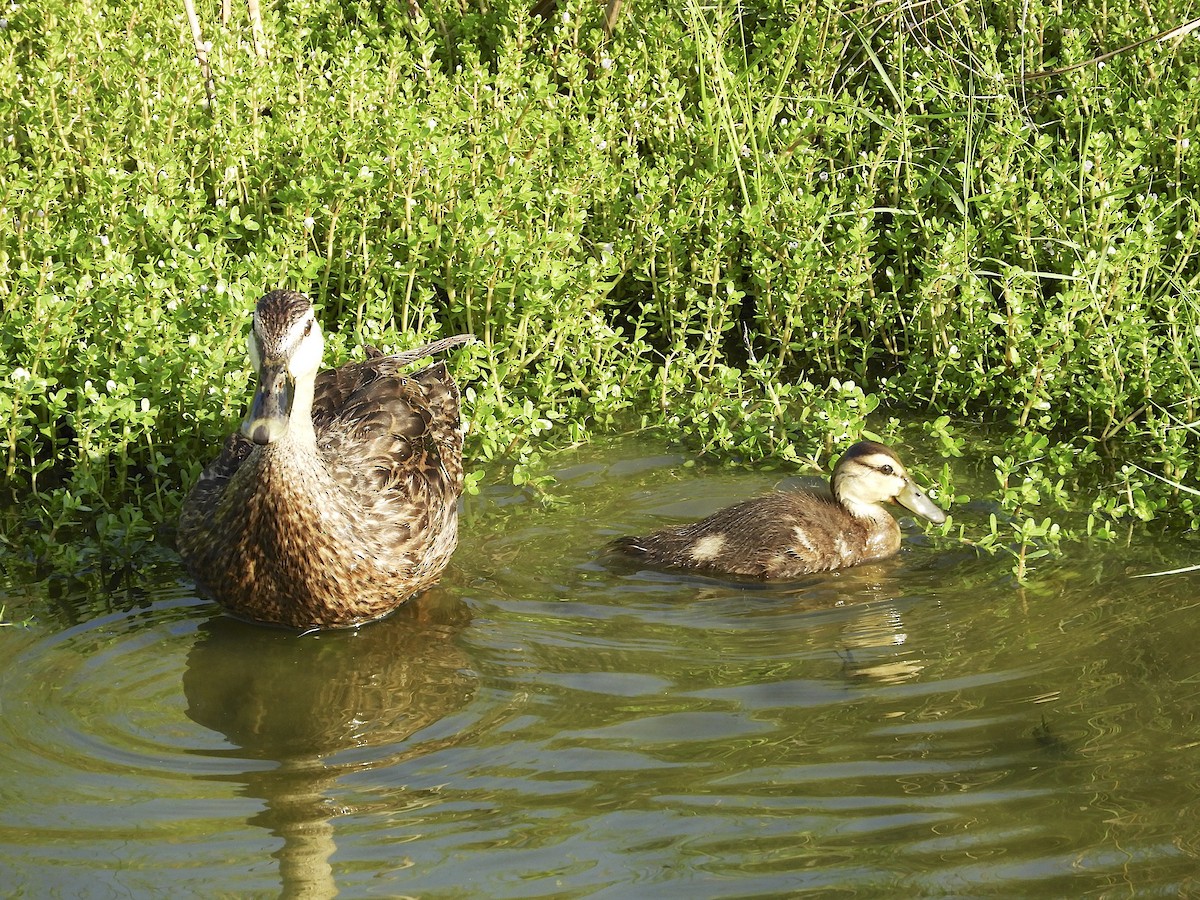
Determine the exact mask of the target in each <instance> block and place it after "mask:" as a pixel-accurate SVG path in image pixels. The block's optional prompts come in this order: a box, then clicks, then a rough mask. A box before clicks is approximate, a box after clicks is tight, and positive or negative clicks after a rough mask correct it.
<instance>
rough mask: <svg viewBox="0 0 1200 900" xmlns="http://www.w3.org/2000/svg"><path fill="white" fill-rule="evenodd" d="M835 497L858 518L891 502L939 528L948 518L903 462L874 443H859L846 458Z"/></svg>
mask: <svg viewBox="0 0 1200 900" xmlns="http://www.w3.org/2000/svg"><path fill="white" fill-rule="evenodd" d="M833 496H834V497H835V498H837V500H838V502H840V503H841V504H842V505H843V506H845V507H846V508H847V509H848V510H850V512H852V513H854V514H855V515H858V516H869V515H870V514H871V513H872V512H873V511H875V509H876V508H877V507H878V506H879V505H880V504H881V503H884V502H886V501H891V502H893V503H899V504H900V505H901V506H903V507H905V508H906V509H909V510H911V511H912V512H914V513H916V514H917V515H918V516H921V517H923V518H926V519H928V520H929V521H930V522H933V523H935V524H938V525H940V524H941V523H942V522H945V521H946V514H945V513H944V512H942V511H941V510H940V509H939V508H938V507H937V505H936V504H935V503H934V502H933V501H932V500H930V499H929V497H928V496H927V495H926V494H925V492H924V491H923V490H921V488H920V487H918V486H917V485H916V483H915V482H914V481H913V480H912V476H910V475H909V474H908V470H907V469H905V468H904V463H902V462H900V458H899V457H898V456H896V454H895V453H894V452H892V450H891V449H890V448H888V447H885V446H884V445H883V444H877V443H875V442H874V441H859V442H858V443H857V444H855V445H854V446H853V447H851V448H850V449H849V450H847V451H846V452H845V453H844V454H842V458H841V459H839V460H838V464H837V466H835V467H834V470H833Z"/></svg>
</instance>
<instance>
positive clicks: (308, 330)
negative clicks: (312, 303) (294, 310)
mask: <svg viewBox="0 0 1200 900" xmlns="http://www.w3.org/2000/svg"><path fill="white" fill-rule="evenodd" d="M310 334H312V319H309V320H308V324H307V325H305V326H304V336H305V337H308V336H309V335H310Z"/></svg>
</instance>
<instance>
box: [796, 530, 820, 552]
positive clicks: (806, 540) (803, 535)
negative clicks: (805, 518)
mask: <svg viewBox="0 0 1200 900" xmlns="http://www.w3.org/2000/svg"><path fill="white" fill-rule="evenodd" d="M792 535H793V537H794V539H795V541H796V546H797V547H801V548H803V549H804V550H807V551H808V553H807V555H808V556H811V555H812V554H814V553H816V552H817V545H816V544H814V543H813V539H812V538H811V537H809V536H808V532H807V531H806V530H805V528H804V527H803V526H802V525H797V526H796V527H795V528H793V529H792Z"/></svg>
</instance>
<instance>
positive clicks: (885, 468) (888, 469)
mask: <svg viewBox="0 0 1200 900" xmlns="http://www.w3.org/2000/svg"><path fill="white" fill-rule="evenodd" d="M879 471H880V472H882V473H883V474H884V475H894V474H896V470H895V469H893V468H892V464H891V463H884V464H883V465H882V466H880V467H879Z"/></svg>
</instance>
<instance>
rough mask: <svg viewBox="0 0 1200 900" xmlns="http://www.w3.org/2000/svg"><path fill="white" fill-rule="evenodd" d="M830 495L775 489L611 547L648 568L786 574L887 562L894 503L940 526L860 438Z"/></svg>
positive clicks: (921, 495)
mask: <svg viewBox="0 0 1200 900" xmlns="http://www.w3.org/2000/svg"><path fill="white" fill-rule="evenodd" d="M831 487H832V494H831V495H827V494H820V493H815V492H812V491H776V492H774V493H771V494H767V495H765V496H762V497H756V498H754V499H751V500H744V501H743V502H741V503H736V504H734V505H733V506H728V507H725V508H724V509H721V510H718V511H717V512H715V513H713V514H712V515H711V516H709V517H708V518H706V519H701V520H700V521H699V522H694V523H692V524H690V525H676V526H673V527H671V528H664V529H662V530H661V531H656V532H654V533H653V534H649V535H647V536H645V537H623V538H618V539H617V540H616V541H614V542H613V543H612V544H610V547H611V548H612V549H613V550H616V551H618V552H620V553H623V554H626V555H628V556H630V557H633V558H636V559H638V560H642V561H644V562H646V563H648V564H649V565H651V566H656V567H660V568H670V569H686V570H690V571H694V572H700V573H706V574H710V575H714V574H715V575H740V576H745V577H749V578H757V579H764V580H766V579H771V580H776V579H790V578H797V577H799V576H801V575H808V574H811V573H813V572H826V571H830V570H833V569H841V568H845V567H848V566H855V565H859V564H861V563H867V562H874V561H875V560H880V559H885V558H887V557H889V556H891V555H892V554H894V553H895V552H896V551H897V550H899V549H900V527H899V526H898V525H897V524H896V520H895V519H893V518H892V517H891V515H890V514H889V513H888V511H887V509H886V508H884V506H883V503H884V502H885V501H889V500H890V501H894V502H896V503H899V504H900V505H902V506H904V507H907V508H908V509H909V510H911V511H912V512H914V513H916V514H917V515H919V516H922V517H924V518H926V519H928V520H929V521H931V522H934V523H936V524H940V523H942V522H944V521H946V514H945V513H944V512H942V510H940V509H939V508H938V507H937V506H936V505H935V504H934V503H933V501H932V500H930V499H929V497H928V496H926V494H925V492H924V491H922V490H921V489H920V488H919V487H918V486H917V485H916V484H915V483H914V482H913V480H912V478H911V477H910V476H909V474H908V471H907V470H906V469H905V468H904V464H903V463H901V462H900V459H899V457H897V456H896V454H895V453H894V452H893V451H892V450H891V449H889V448H888V447H885V446H884V445H883V444H878V443H876V442H875V441H859V442H858V443H857V444H855V445H854V446H852V447H851V448H850V449H849V450H847V451H846V452H845V454H843V455H842V458H841V459H840V460H838V464H837V466H836V467H835V468H834V470H833V478H832V479H831Z"/></svg>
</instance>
